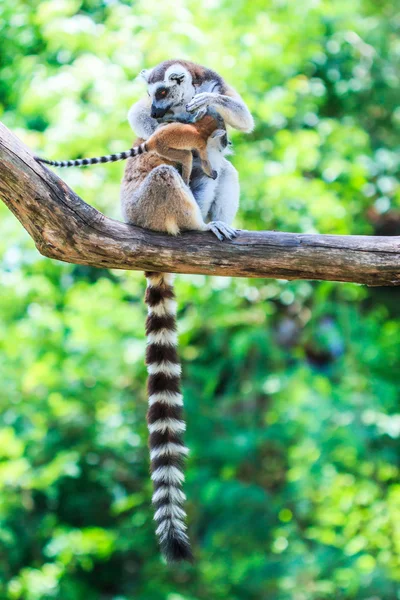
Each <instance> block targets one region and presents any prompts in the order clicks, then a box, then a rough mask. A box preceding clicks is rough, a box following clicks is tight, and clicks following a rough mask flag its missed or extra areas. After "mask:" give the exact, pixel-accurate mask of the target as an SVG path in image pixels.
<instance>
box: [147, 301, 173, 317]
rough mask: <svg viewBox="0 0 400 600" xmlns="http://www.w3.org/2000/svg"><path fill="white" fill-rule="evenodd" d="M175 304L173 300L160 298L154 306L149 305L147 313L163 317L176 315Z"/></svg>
mask: <svg viewBox="0 0 400 600" xmlns="http://www.w3.org/2000/svg"><path fill="white" fill-rule="evenodd" d="M176 308H177V304H176V302H175V300H170V299H169V298H168V299H166V300H161V301H160V302H159V304H156V305H155V306H149V308H148V313H149V315H156V316H157V317H164V316H165V315H172V316H174V315H176Z"/></svg>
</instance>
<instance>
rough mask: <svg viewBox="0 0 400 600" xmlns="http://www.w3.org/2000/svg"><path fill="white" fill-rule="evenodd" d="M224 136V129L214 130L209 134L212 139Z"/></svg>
mask: <svg viewBox="0 0 400 600" xmlns="http://www.w3.org/2000/svg"><path fill="white" fill-rule="evenodd" d="M224 135H226V131H225V129H216V130H215V131H213V133H212V134H211V137H212V138H219V137H222V136H224Z"/></svg>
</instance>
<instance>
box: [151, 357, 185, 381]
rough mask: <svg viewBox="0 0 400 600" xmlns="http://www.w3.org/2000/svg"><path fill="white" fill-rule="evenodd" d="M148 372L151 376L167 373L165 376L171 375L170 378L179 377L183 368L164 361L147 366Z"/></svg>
mask: <svg viewBox="0 0 400 600" xmlns="http://www.w3.org/2000/svg"><path fill="white" fill-rule="evenodd" d="M147 372H148V374H149V375H156V374H157V373H165V375H170V377H179V376H180V374H181V373H182V368H181V365H180V364H178V363H172V362H170V361H169V360H164V361H162V362H159V363H151V364H150V365H147Z"/></svg>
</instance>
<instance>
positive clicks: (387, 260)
mask: <svg viewBox="0 0 400 600" xmlns="http://www.w3.org/2000/svg"><path fill="white" fill-rule="evenodd" d="M93 168H94V167H93ZM0 197H1V199H2V200H3V201H4V202H5V203H6V205H7V206H8V207H9V209H10V210H11V211H12V212H13V213H14V214H15V216H16V217H17V218H18V219H19V220H20V222H21V223H22V225H23V226H24V227H25V229H26V230H27V231H28V233H29V234H30V235H31V237H32V238H33V240H34V242H35V244H36V247H37V248H38V250H39V252H40V253H41V254H43V255H44V256H48V257H49V258H56V259H58V260H62V261H65V262H70V263H77V264H83V265H91V266H94V267H107V268H113V269H136V270H140V271H144V270H152V271H164V272H169V273H203V274H205V275H226V276H234V277H274V278H279V279H324V280H330V281H352V282H356V283H365V284H367V285H374V286H376V285H390V286H394V285H399V284H400V237H372V236H339V235H302V234H297V233H278V232H272V231H258V232H254V231H242V232H241V233H240V234H239V236H238V237H237V238H236V239H235V241H232V242H219V241H218V240H217V238H215V237H214V236H213V235H212V234H211V233H195V232H189V233H184V234H182V235H180V236H178V237H172V236H169V235H167V234H161V233H155V232H152V231H148V230H145V229H141V228H139V227H133V226H131V225H126V224H124V223H120V222H119V221H115V220H113V219H109V218H107V217H105V216H104V215H103V214H101V213H100V212H98V211H97V210H96V209H95V208H93V207H92V206H89V205H88V204H86V203H85V202H84V201H83V200H81V199H80V198H79V197H78V196H77V195H76V194H75V193H74V192H73V191H72V190H71V189H70V188H69V187H68V186H67V185H66V184H65V183H64V182H63V181H62V180H61V179H59V178H58V177H57V176H56V175H55V174H54V173H53V172H52V171H50V170H49V169H47V168H46V167H44V166H43V165H41V164H39V163H37V162H36V161H35V160H34V158H33V155H32V153H31V152H30V151H29V149H28V148H26V147H25V146H23V144H22V143H21V142H20V141H19V140H18V139H17V138H16V137H15V136H14V135H13V134H12V133H11V132H10V131H8V129H7V128H6V127H4V125H2V124H1V123H0ZM116 201H117V200H116Z"/></svg>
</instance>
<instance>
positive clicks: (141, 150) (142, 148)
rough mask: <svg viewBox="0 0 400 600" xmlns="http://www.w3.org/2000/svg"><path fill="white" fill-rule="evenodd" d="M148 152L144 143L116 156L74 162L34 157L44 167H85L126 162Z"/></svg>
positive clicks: (81, 159) (78, 159) (82, 159)
mask: <svg viewBox="0 0 400 600" xmlns="http://www.w3.org/2000/svg"><path fill="white" fill-rule="evenodd" d="M144 152H148V148H147V144H146V142H143V143H142V144H140V145H139V146H135V147H134V148H131V149H130V150H126V152H119V153H118V154H107V155H106V156H98V157H95V158H77V159H76V160H47V158H40V157H39V156H35V159H36V160H37V161H38V162H41V163H45V164H46V165H52V166H53V167H87V166H88V165H98V164H101V163H108V162H116V161H117V160H126V159H127V158H132V157H133V156H138V154H143V153H144Z"/></svg>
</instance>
